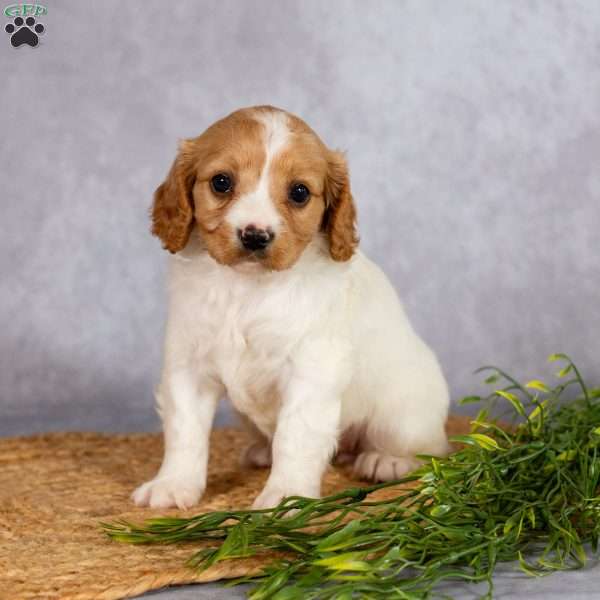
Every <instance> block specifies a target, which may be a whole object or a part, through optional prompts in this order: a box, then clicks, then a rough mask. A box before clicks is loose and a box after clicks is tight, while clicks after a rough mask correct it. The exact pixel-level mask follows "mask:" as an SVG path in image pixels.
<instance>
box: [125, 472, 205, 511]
mask: <svg viewBox="0 0 600 600" xmlns="http://www.w3.org/2000/svg"><path fill="white" fill-rule="evenodd" d="M203 492H204V486H202V485H201V484H199V483H194V482H193V481H191V480H190V479H189V478H185V477H182V476H170V477H168V476H166V477H165V476H156V477H155V478H154V479H152V480H150V481H147V482H146V483H144V484H143V485H141V486H140V487H139V488H137V489H136V490H135V491H134V492H133V494H131V497H132V499H133V501H134V502H135V504H136V505H137V506H150V507H151V508H170V507H172V506H176V507H177V508H181V509H186V508H190V507H191V506H193V505H194V504H196V503H197V502H198V500H200V498H201V497H202V494H203Z"/></svg>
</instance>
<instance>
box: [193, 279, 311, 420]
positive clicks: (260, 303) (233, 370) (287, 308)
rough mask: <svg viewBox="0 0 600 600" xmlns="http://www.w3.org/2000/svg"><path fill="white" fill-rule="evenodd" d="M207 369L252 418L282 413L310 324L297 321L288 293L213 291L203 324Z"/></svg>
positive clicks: (200, 349) (201, 340) (202, 355)
mask: <svg viewBox="0 0 600 600" xmlns="http://www.w3.org/2000/svg"><path fill="white" fill-rule="evenodd" d="M197 327H198V334H199V341H198V353H199V360H200V363H201V368H204V369H208V370H210V371H211V374H212V375H213V376H214V377H216V378H218V379H219V380H220V381H221V382H222V383H223V384H224V385H225V387H226V388H227V392H228V395H229V397H230V398H231V400H232V402H233V404H234V405H235V407H236V408H237V409H238V410H240V411H241V412H244V413H246V414H248V415H251V416H253V415H252V413H255V412H263V413H265V417H266V416H267V415H266V413H268V412H270V411H271V410H272V409H277V408H278V406H277V405H278V396H279V394H278V390H279V389H280V387H281V383H282V381H283V380H284V379H285V377H286V373H287V370H288V368H289V367H288V363H289V358H290V355H291V353H292V351H293V348H294V346H295V345H296V343H297V342H298V340H299V339H300V338H302V337H303V335H304V332H305V330H306V328H307V323H306V322H304V323H300V322H299V320H298V319H294V313H293V305H292V304H291V303H290V298H289V297H287V294H284V293H277V291H276V290H275V291H273V290H256V289H252V288H234V287H232V288H229V289H221V290H213V293H212V294H211V295H210V298H209V299H208V301H207V305H206V310H204V311H202V315H201V316H200V319H199V322H198V323H197Z"/></svg>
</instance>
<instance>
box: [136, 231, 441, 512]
mask: <svg viewBox="0 0 600 600" xmlns="http://www.w3.org/2000/svg"><path fill="white" fill-rule="evenodd" d="M169 289H170V307H169V317H168V323H167V332H166V342H165V361H164V370H163V375H162V382H161V385H160V387H159V390H158V394H157V397H158V405H159V407H160V411H161V415H162V418H163V421H164V432H165V458H164V461H163V465H162V467H161V469H160V471H159V473H158V475H157V476H156V478H155V479H153V480H152V481H150V482H148V483H146V484H144V485H143V486H142V487H140V488H138V490H136V492H135V493H134V499H135V501H136V503H138V504H149V505H151V506H153V507H164V506H169V505H177V506H179V507H187V506H190V505H191V504H193V503H194V502H196V501H197V500H198V499H199V498H200V496H201V494H202V492H203V490H204V486H205V481H206V461H207V456H208V437H209V430H210V428H211V423H212V417H213V413H214V409H215V405H216V402H217V400H218V398H219V397H220V396H221V395H222V394H223V392H224V391H226V392H227V393H228V395H229V397H230V399H231V401H232V403H233V405H234V407H235V408H236V409H237V410H238V411H239V412H240V413H243V414H244V415H245V416H246V417H247V418H248V419H249V420H250V421H251V422H252V423H254V425H255V426H256V428H257V429H258V430H259V431H260V432H261V433H262V435H264V436H265V438H267V440H270V441H271V442H272V456H273V459H272V460H273V462H272V469H271V474H270V476H269V479H268V482H267V484H266V486H265V488H264V490H263V491H262V493H261V494H260V495H259V497H258V498H257V499H256V501H255V504H254V505H255V506H257V507H262V506H269V505H274V504H276V503H277V502H278V501H279V500H280V499H281V498H282V497H284V496H287V495H294V494H301V495H307V496H318V495H319V493H320V484H321V477H322V474H323V472H324V470H325V468H326V466H327V464H328V462H329V460H330V458H331V456H332V454H333V452H334V450H335V448H336V443H337V440H338V437H339V435H340V433H341V432H342V431H345V430H347V429H348V428H349V427H350V426H352V425H355V426H357V427H358V428H359V429H360V430H361V431H362V438H363V452H362V454H361V455H360V456H359V457H358V458H357V460H356V463H355V466H356V469H357V471H358V472H359V473H360V474H361V475H366V476H371V477H380V478H390V477H399V476H401V475H402V474H403V473H405V472H406V471H407V470H409V469H411V468H413V467H414V466H415V465H416V464H417V463H416V461H415V459H414V455H415V454H419V453H428V454H442V453H444V452H445V451H446V450H447V447H446V437H445V434H444V422H445V420H446V416H447V410H448V391H447V387H446V383H445V381H444V377H443V375H442V373H441V370H440V367H439V365H438V362H437V360H436V358H435V356H434V355H433V353H432V352H431V351H430V350H429V348H428V347H427V346H426V345H425V343H424V342H423V341H422V340H421V339H420V338H419V337H418V336H417V335H416V333H415V332H414V331H413V329H412V327H411V325H410V323H409V321H408V319H407V317H406V315H405V313H404V311H403V309H402V306H401V304H400V302H399V300H398V298H397V296H396V293H395V291H394V289H393V288H392V286H391V285H390V283H389V281H388V280H387V278H386V277H385V275H384V274H383V273H382V271H381V270H380V269H379V268H378V267H377V266H376V265H375V264H373V263H372V262H371V261H370V260H369V259H368V258H366V257H365V256H364V254H362V253H361V252H360V251H359V252H357V254H356V255H355V256H354V257H353V258H352V259H351V260H350V261H348V262H345V263H338V262H334V261H333V260H332V259H331V257H330V256H329V250H328V247H327V241H326V240H325V239H324V238H323V237H321V236H318V237H317V238H315V239H314V240H313V242H311V244H310V245H309V246H308V247H307V248H306V250H305V251H304V253H303V254H302V256H301V257H300V259H299V260H298V262H297V263H296V264H295V265H294V266H292V267H291V268H290V269H287V270H284V271H279V272H267V271H265V270H263V269H262V268H261V267H260V266H259V265H247V266H246V267H244V268H235V267H233V268H232V267H228V266H221V265H219V264H218V263H216V262H215V261H214V260H213V259H212V258H211V257H210V256H209V255H208V254H207V252H206V251H205V250H204V248H203V247H202V245H201V242H200V241H199V237H198V235H197V233H196V232H193V233H192V238H191V239H190V242H189V243H188V246H187V247H186V249H185V250H184V251H183V252H181V253H180V254H179V255H175V256H174V257H173V258H172V259H171V268H170V276H169Z"/></svg>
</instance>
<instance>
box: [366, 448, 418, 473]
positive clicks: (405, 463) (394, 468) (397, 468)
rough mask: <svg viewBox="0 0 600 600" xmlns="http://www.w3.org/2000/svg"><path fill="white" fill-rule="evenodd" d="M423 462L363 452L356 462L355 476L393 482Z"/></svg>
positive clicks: (373, 452) (409, 458)
mask: <svg viewBox="0 0 600 600" xmlns="http://www.w3.org/2000/svg"><path fill="white" fill-rule="evenodd" d="M421 464H422V462H421V461H420V460H418V459H417V458H415V457H414V456H390V455H389V454H381V453H380V452H376V451H375V450H371V451H369V452H361V453H360V454H359V455H358V456H357V457H356V461H355V462H354V474H355V475H357V476H358V477H360V478H361V479H370V480H372V481H393V480H394V479H400V478H401V477H404V475H406V474H407V473H410V472H411V471H414V470H415V469H417V468H418V467H419V466H421Z"/></svg>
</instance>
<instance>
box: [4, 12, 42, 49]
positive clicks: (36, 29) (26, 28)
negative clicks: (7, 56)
mask: <svg viewBox="0 0 600 600" xmlns="http://www.w3.org/2000/svg"><path fill="white" fill-rule="evenodd" d="M44 30H45V27H44V26H43V25H42V24H41V23H36V22H35V19H34V18H33V17H27V18H26V19H25V20H24V21H23V18H22V17H15V18H14V19H13V22H12V23H7V25H6V27H5V28H4V31H6V33H10V34H11V36H10V43H11V44H12V45H13V46H14V47H15V48H17V47H18V46H21V45H22V44H28V45H29V46H31V47H32V48H35V47H36V46H37V45H38V42H39V41H40V39H39V37H38V36H39V34H40V33H44Z"/></svg>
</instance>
